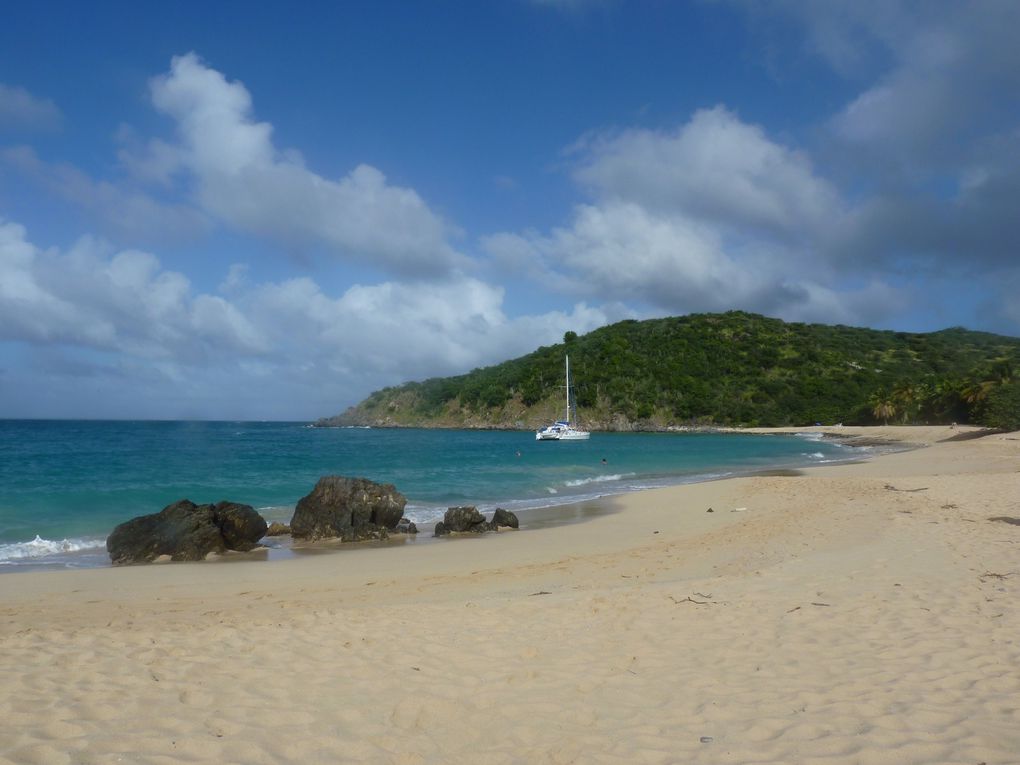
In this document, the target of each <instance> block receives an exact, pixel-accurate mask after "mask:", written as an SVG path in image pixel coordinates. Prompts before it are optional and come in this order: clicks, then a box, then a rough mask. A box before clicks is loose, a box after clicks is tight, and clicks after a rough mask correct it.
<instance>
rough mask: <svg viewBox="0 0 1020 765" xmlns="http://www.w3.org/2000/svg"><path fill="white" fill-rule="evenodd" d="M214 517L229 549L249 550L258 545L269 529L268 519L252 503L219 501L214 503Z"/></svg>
mask: <svg viewBox="0 0 1020 765" xmlns="http://www.w3.org/2000/svg"><path fill="white" fill-rule="evenodd" d="M213 517H214V518H215V521H216V525H217V526H219V527H220V533H221V534H223V544H224V545H225V546H226V548H227V549H228V550H240V551H242V552H247V551H248V550H251V549H252V548H253V547H257V546H258V543H259V540H260V539H262V537H264V536H265V535H266V531H267V530H268V527H267V526H266V519H265V518H263V517H262V516H261V515H259V514H258V513H257V512H255V510H253V509H252V507H251V505H241V504H238V503H237V502H217V503H216V504H215V505H213Z"/></svg>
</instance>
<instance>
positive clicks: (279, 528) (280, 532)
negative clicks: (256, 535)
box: [265, 521, 290, 537]
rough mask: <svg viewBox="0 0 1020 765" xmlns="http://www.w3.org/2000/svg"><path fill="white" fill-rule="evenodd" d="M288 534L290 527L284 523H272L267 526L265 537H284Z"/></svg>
mask: <svg viewBox="0 0 1020 765" xmlns="http://www.w3.org/2000/svg"><path fill="white" fill-rule="evenodd" d="M288 534H290V526H288V525H287V524H286V523H280V522H278V521H273V522H272V523H270V524H269V528H267V529H266V534H265V535H266V536H267V537H285V536H287V535H288Z"/></svg>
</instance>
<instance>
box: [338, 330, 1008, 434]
mask: <svg viewBox="0 0 1020 765" xmlns="http://www.w3.org/2000/svg"><path fill="white" fill-rule="evenodd" d="M568 351H569V354H570V367H571V381H572V382H573V383H575V384H576V388H575V394H576V401H577V404H578V406H579V408H580V414H581V419H582V420H584V419H585V418H586V414H588V415H592V413H593V411H594V410H595V409H596V408H597V409H598V411H599V413H600V415H601V416H604V417H608V416H612V415H615V414H622V415H625V416H626V417H627V418H628V419H630V420H632V421H637V420H651V419H653V418H654V419H655V420H656V421H657V422H658V423H659V424H669V423H684V422H692V421H697V422H702V423H704V422H713V423H717V424H731V425H760V426H779V425H802V424H807V423H813V422H824V423H834V422H846V423H848V424H850V423H861V422H875V421H880V422H881V421H885V420H889V421H893V422H933V423H934V422H968V421H985V420H986V419H988V418H989V417H991V418H999V420H1002V418H1004V417H1005V418H1006V419H1007V420H1008V418H1009V416H1010V415H1009V412H1010V411H1011V410H1010V408H1009V407H1010V406H1012V404H1010V402H1011V401H1012V402H1014V403H1015V399H1013V398H1011V396H1015V395H1016V394H1015V392H1012V393H1011V392H1009V391H1004V392H1001V393H996V391H998V390H999V389H1001V388H1003V387H1004V386H1006V385H1007V383H1008V381H1010V380H1012V374H1013V371H1012V370H1013V369H1016V368H1020V339H1018V338H1012V337H1004V336H1001V335H993V334H989V333H983V332H970V331H968V330H965V329H960V328H953V329H947V330H943V331H941V332H933V333H928V334H914V333H907V332H885V331H878V330H871V329H858V328H854V327H846V326H826V325H821V324H800V323H786V322H783V321H780V320H779V319H770V318H767V317H764V316H759V315H756V314H749V313H744V312H742V311H731V312H729V313H724V314H692V315H690V316H682V317H676V318H666V319H650V320H647V321H640V322H639V321H633V320H628V321H622V322H618V323H616V324H613V325H611V326H608V327H602V328H601V329H597V330H595V331H593V332H590V333H588V334H587V335H583V336H578V335H576V333H573V332H567V333H566V334H565V335H564V343H562V344H558V345H554V346H548V347H542V348H539V349H537V350H536V351H534V352H532V353H530V354H528V355H526V356H522V357H521V358H518V359H514V360H511V361H506V362H503V363H502V364H497V365H495V366H492V367H486V368H485V369H476V370H474V371H472V372H470V373H469V374H466V375H460V376H458V377H447V378H434V379H431V380H426V381H424V382H420V383H406V384H404V385H401V386H398V387H395V388H388V389H384V390H382V391H376V392H375V393H373V394H372V395H371V396H369V397H368V399H366V400H365V401H364V402H362V404H361V405H359V407H358V408H359V409H362V410H368V411H379V410H380V409H381V408H385V407H387V406H390V404H389V402H392V401H394V400H397V399H400V400H401V401H411V402H413V403H412V407H413V412H414V414H416V415H418V416H420V417H424V418H428V417H436V416H438V415H439V414H440V413H441V412H442V411H443V410H444V408H445V407H447V406H459V407H461V408H463V409H465V410H467V411H471V412H475V413H477V414H479V415H484V414H485V413H486V412H489V411H494V410H496V409H498V408H500V407H503V406H505V405H507V404H508V402H510V401H517V400H519V401H520V402H522V403H523V404H524V405H525V406H529V407H530V406H535V405H536V404H540V403H542V402H559V401H562V399H563V356H564V354H565V353H567V352H568ZM1015 389H1016V386H1015V383H1014V384H1013V387H1012V388H1010V389H1009V390H1010V391H1015ZM993 402H994V406H993Z"/></svg>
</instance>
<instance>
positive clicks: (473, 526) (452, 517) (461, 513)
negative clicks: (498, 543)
mask: <svg viewBox="0 0 1020 765" xmlns="http://www.w3.org/2000/svg"><path fill="white" fill-rule="evenodd" d="M443 525H445V526H446V528H448V529H449V530H450V531H459V532H463V531H474V532H482V531H488V530H489V529H488V528H485V527H486V526H487V525H488V521H486V520H485V516H484V515H482V514H481V513H480V512H478V508H477V507H473V506H467V507H449V508H447V510H446V513H445V514H444V515H443Z"/></svg>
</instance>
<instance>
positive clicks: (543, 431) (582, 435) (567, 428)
mask: <svg viewBox="0 0 1020 765" xmlns="http://www.w3.org/2000/svg"><path fill="white" fill-rule="evenodd" d="M564 359H565V366H566V373H567V416H566V418H565V419H562V420H557V421H556V422H554V423H553V424H552V425H546V426H545V427H544V428H539V429H538V430H537V431H535V440H536V441H586V440H587V439H588V438H589V437H590V436H591V433H589V432H588V431H587V430H580V429H579V428H575V427H573V426H572V425H571V424H570V419H571V418H570V412H571V407H570V357H569V356H565V357H564Z"/></svg>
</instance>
